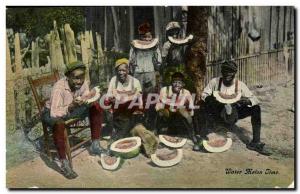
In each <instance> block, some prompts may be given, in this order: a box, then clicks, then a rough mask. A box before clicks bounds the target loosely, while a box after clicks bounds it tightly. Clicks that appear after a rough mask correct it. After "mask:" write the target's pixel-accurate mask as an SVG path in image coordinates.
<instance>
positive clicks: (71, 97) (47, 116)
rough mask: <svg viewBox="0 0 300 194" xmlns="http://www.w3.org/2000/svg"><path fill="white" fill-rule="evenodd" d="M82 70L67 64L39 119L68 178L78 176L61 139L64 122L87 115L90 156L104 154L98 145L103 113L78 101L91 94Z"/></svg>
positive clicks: (78, 65) (75, 63)
mask: <svg viewBox="0 0 300 194" xmlns="http://www.w3.org/2000/svg"><path fill="white" fill-rule="evenodd" d="M85 69H86V67H85V65H84V64H83V63H82V62H73V63H71V64H69V65H67V67H66V71H65V76H66V77H64V78H62V79H60V80H58V81H57V82H56V83H55V84H54V86H53V89H52V91H51V98H50V101H48V102H47V103H46V107H45V109H44V112H43V114H42V120H43V121H44V122H45V123H46V124H47V125H48V126H49V127H51V128H52V130H53V139H54V144H55V146H56V148H57V151H58V156H59V158H60V160H61V163H62V166H61V168H62V171H63V174H64V175H65V176H66V178H68V179H73V178H76V177H77V176H78V175H77V174H76V172H74V171H73V169H72V168H71V166H70V163H69V161H68V160H67V159H66V148H65V138H64V130H65V121H66V120H69V119H72V118H85V117H86V116H88V117H89V119H90V127H91V136H92V145H91V146H90V153H91V154H97V155H100V154H101V152H102V151H103V149H102V148H101V147H100V143H99V138H100V131H101V125H102V118H103V110H102V109H101V107H100V105H99V103H97V102H94V103H92V104H91V105H88V104H85V102H84V101H83V100H81V99H82V98H84V97H85V96H88V95H89V93H90V90H89V85H88V84H87V82H86V81H85Z"/></svg>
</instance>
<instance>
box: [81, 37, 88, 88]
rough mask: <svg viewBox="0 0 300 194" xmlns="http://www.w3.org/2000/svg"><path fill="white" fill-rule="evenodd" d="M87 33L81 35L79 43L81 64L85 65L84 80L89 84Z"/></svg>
mask: <svg viewBox="0 0 300 194" xmlns="http://www.w3.org/2000/svg"><path fill="white" fill-rule="evenodd" d="M86 35H88V34H87V33H85V34H81V36H80V37H81V38H80V42H81V55H82V62H83V64H85V65H86V76H85V79H86V81H87V82H90V74H89V65H88V63H89V55H88V45H87V37H86Z"/></svg>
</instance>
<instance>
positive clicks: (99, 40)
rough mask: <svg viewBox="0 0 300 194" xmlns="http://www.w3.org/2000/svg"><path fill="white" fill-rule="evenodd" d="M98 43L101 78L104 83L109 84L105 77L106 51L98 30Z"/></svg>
mask: <svg viewBox="0 0 300 194" xmlns="http://www.w3.org/2000/svg"><path fill="white" fill-rule="evenodd" d="M96 44H97V63H98V65H99V80H100V82H101V83H102V84H107V82H106V79H105V67H104V66H105V63H104V53H103V49H102V43H101V35H100V34H99V33H97V32H96Z"/></svg>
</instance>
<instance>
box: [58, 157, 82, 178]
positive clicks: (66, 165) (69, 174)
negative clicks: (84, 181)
mask: <svg viewBox="0 0 300 194" xmlns="http://www.w3.org/2000/svg"><path fill="white" fill-rule="evenodd" d="M61 163H62V164H61V170H62V173H63V175H64V176H65V177H66V178H67V179H75V178H76V177H78V174H77V173H76V172H74V171H73V169H72V168H71V165H70V162H69V161H68V160H67V159H63V160H62V161H61Z"/></svg>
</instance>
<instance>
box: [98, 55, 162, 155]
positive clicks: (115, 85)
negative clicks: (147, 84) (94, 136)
mask: <svg viewBox="0 0 300 194" xmlns="http://www.w3.org/2000/svg"><path fill="white" fill-rule="evenodd" d="M115 71H116V76H114V77H112V78H111V81H110V83H109V87H108V91H107V94H106V98H105V101H104V104H105V105H106V106H110V107H111V109H110V115H111V116H110V117H109V118H110V122H111V123H113V128H114V129H115V130H116V132H115V133H114V134H113V137H112V138H114V140H117V139H119V138H124V137H126V136H128V135H132V136H139V137H140V138H141V139H142V145H143V148H144V151H145V154H146V156H148V157H149V156H150V155H151V154H153V153H154V152H155V150H156V148H157V145H158V141H157V139H156V137H155V136H154V134H153V133H152V132H150V131H149V130H147V129H146V128H145V127H144V125H143V120H144V118H143V101H142V88H141V84H140V82H139V80H138V79H136V78H134V77H132V76H131V75H129V61H128V59H126V58H122V59H119V60H117V61H116V63H115ZM114 129H113V130H114Z"/></svg>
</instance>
